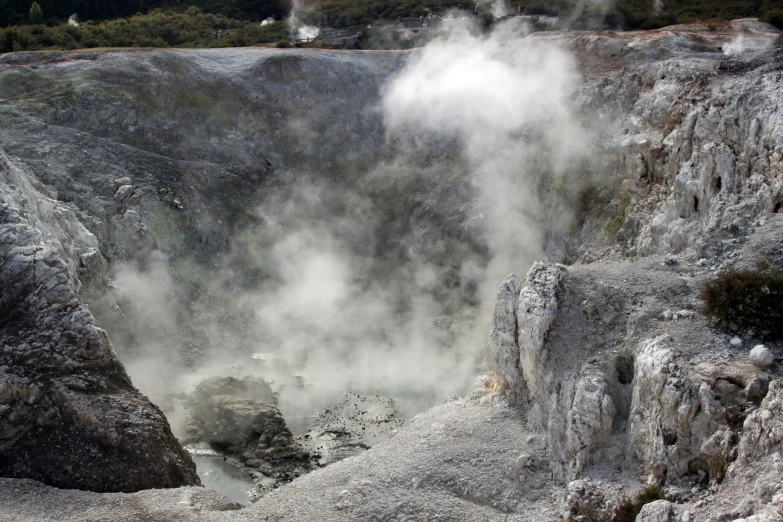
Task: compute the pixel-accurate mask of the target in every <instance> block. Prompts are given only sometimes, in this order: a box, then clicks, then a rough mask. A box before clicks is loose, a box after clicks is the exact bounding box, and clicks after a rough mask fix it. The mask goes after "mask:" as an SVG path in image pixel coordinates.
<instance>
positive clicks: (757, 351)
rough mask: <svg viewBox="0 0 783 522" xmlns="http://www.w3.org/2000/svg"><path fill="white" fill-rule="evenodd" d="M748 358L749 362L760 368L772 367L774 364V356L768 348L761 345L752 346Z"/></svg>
mask: <svg viewBox="0 0 783 522" xmlns="http://www.w3.org/2000/svg"><path fill="white" fill-rule="evenodd" d="M748 358H749V359H750V362H752V363H753V364H755V365H756V366H760V367H765V366H772V365H773V364H775V356H774V355H772V352H770V351H769V348H767V347H766V346H764V345H763V344H757V345H756V346H754V347H753V349H752V350H751V351H750V354H748Z"/></svg>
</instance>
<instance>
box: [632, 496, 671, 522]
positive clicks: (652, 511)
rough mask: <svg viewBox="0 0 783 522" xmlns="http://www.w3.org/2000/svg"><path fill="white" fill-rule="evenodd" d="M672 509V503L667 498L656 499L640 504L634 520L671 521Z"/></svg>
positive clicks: (637, 521) (643, 521) (642, 521)
mask: <svg viewBox="0 0 783 522" xmlns="http://www.w3.org/2000/svg"><path fill="white" fill-rule="evenodd" d="M673 511H674V510H673V507H672V503H671V502H669V501H668V500H656V501H654V502H650V503H649V504H645V505H644V506H642V510H641V511H640V512H639V514H638V515H637V516H636V522H671V520H672V517H673V514H674V513H673Z"/></svg>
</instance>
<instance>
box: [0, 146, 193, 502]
mask: <svg viewBox="0 0 783 522" xmlns="http://www.w3.org/2000/svg"><path fill="white" fill-rule="evenodd" d="M0 161H2V162H3V163H2V164H0V475H2V476H5V477H18V478H32V479H36V480H40V481H42V482H44V483H47V484H51V485H54V486H58V487H63V488H78V489H85V490H92V491H124V492H130V491H138V490H140V489H148V488H163V487H178V486H184V485H194V484H200V481H199V479H198V476H197V475H196V469H195V465H194V464H193V461H192V460H191V459H190V457H189V456H188V455H187V453H185V452H184V451H183V450H182V448H181V447H180V445H179V444H178V442H177V440H176V439H175V438H174V436H173V435H172V433H171V429H170V428H169V425H168V422H167V421H166V418H165V417H164V416H163V414H162V413H161V411H160V410H159V409H158V408H157V407H156V406H155V405H153V404H152V403H151V402H150V401H149V400H148V399H147V398H146V397H144V396H143V395H141V393H139V392H138V391H137V390H136V389H135V388H134V387H133V385H132V384H131V381H130V379H129V377H128V375H127V373H126V372H125V368H124V367H123V365H122V364H121V363H120V361H119V360H118V359H117V354H116V353H115V352H114V349H113V348H112V345H111V343H110V342H109V338H108V336H107V335H106V332H105V331H103V330H101V329H100V328H97V327H96V326H95V324H94V321H93V317H92V315H91V314H90V312H89V311H88V310H87V309H86V308H85V307H84V306H82V305H81V304H80V302H79V299H78V294H77V290H78V284H77V282H76V280H75V279H74V277H73V273H75V272H76V270H73V269H69V266H68V263H67V262H66V261H64V260H63V257H61V255H60V252H61V251H62V250H63V249H70V248H74V247H73V246H72V245H70V244H69V243H68V242H67V241H65V239H67V238H68V237H69V236H68V234H67V233H66V234H64V235H63V236H61V237H62V238H63V240H62V241H60V242H58V241H57V240H56V239H53V238H51V237H47V236H45V235H44V233H43V231H42V230H41V229H39V228H37V227H36V226H34V224H35V220H34V219H31V218H30V216H31V214H32V215H34V214H33V213H32V212H31V211H30V210H29V208H30V207H29V205H30V204H31V203H34V202H35V200H33V201H30V200H29V199H26V198H25V194H24V192H23V191H24V190H25V188H26V187H25V186H24V185H22V186H21V187H20V186H18V185H17V186H16V188H15V189H9V185H7V183H9V177H13V172H12V170H13V167H12V166H11V165H10V164H9V163H8V162H7V160H6V158H5V157H0ZM28 188H29V187H28ZM41 205H48V209H49V212H51V214H54V215H57V214H60V213H62V212H63V210H62V209H60V208H59V207H58V205H57V204H56V203H54V202H52V201H48V202H47V201H45V200H44V201H40V200H39V212H40V207H41ZM52 221H53V223H54V224H55V226H56V224H57V223H59V222H58V221H57V220H56V219H54V220H52ZM50 230H51V229H50ZM55 245H57V246H56V247H55ZM77 252H78V250H77ZM85 254H89V251H88V252H85Z"/></svg>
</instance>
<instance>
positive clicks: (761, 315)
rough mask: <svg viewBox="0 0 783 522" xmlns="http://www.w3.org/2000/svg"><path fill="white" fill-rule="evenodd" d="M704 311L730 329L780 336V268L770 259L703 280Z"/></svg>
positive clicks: (782, 328) (782, 329)
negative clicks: (770, 262)
mask: <svg viewBox="0 0 783 522" xmlns="http://www.w3.org/2000/svg"><path fill="white" fill-rule="evenodd" d="M701 299H702V301H703V302H704V313H705V314H706V315H707V316H708V317H711V318H713V319H714V320H715V321H717V323H718V325H719V326H721V327H722V328H724V329H726V330H728V331H731V332H742V331H746V330H748V329H754V330H755V331H756V333H757V334H758V335H760V336H762V337H769V338H777V339H780V338H783V307H782V306H781V302H783V270H781V269H780V267H776V266H772V265H770V264H769V263H760V264H759V265H758V266H757V267H756V268H755V269H745V270H732V271H729V272H726V273H724V274H722V275H719V276H718V277H716V278H715V279H713V280H711V281H708V282H707V283H705V284H704V286H703V287H702V290H701Z"/></svg>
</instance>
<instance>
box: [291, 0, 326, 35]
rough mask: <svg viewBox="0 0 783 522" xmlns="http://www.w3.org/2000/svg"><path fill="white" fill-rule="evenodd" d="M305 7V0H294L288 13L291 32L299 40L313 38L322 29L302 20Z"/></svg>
mask: <svg viewBox="0 0 783 522" xmlns="http://www.w3.org/2000/svg"><path fill="white" fill-rule="evenodd" d="M304 9H305V5H304V0H293V2H292V3H291V12H290V13H289V14H288V19H287V20H286V21H287V22H288V27H289V29H290V31H291V34H293V35H295V36H296V38H297V39H299V40H312V39H313V38H315V37H316V36H318V33H319V32H320V30H319V29H318V28H317V27H315V26H312V25H308V24H306V23H304V22H302V20H301V18H300V17H301V13H302V11H303V10H304Z"/></svg>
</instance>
